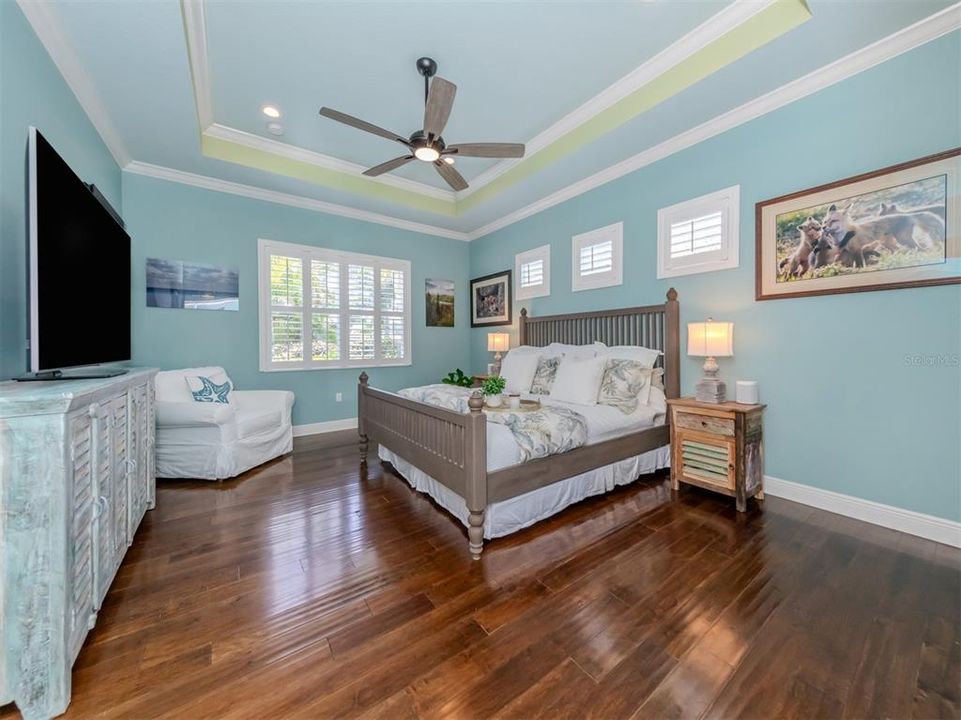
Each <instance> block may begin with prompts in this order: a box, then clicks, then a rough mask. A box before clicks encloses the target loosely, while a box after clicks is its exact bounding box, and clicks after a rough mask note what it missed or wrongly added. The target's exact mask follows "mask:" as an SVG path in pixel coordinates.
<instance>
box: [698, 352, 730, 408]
mask: <svg viewBox="0 0 961 720" xmlns="http://www.w3.org/2000/svg"><path fill="white" fill-rule="evenodd" d="M717 370H718V367H717V360H715V359H714V358H713V357H709V358H707V359H706V360H705V361H704V377H702V378H701V379H700V380H698V383H697V385H696V386H695V388H694V399H695V400H697V401H698V402H706V403H722V402H724V400H725V396H726V390H727V388H726V387H725V386H724V381H723V380H718V379H717Z"/></svg>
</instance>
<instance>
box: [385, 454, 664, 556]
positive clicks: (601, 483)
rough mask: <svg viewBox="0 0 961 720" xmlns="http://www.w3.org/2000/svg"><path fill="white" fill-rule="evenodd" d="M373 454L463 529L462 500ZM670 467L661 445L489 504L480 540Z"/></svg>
mask: <svg viewBox="0 0 961 720" xmlns="http://www.w3.org/2000/svg"><path fill="white" fill-rule="evenodd" d="M378 456H379V457H380V459H381V460H384V461H386V462H389V463H390V464H391V465H393V466H394V469H395V470H397V472H398V473H399V474H400V476H401V477H403V478H404V479H405V480H406V481H407V482H408V484H410V486H411V487H412V488H413V489H414V490H417V491H418V492H422V493H425V494H427V495H430V496H431V497H432V498H433V499H434V501H435V502H437V504H438V505H440V506H441V507H442V508H444V509H445V510H447V512H449V513H450V514H451V515H453V516H454V517H455V518H457V519H458V520H459V521H460V522H461V524H462V525H464V527H467V526H468V524H467V514H468V513H467V503H466V502H465V501H464V498H462V497H461V496H460V495H458V494H457V493H455V492H454V491H453V490H451V489H450V488H448V487H447V486H446V485H443V484H441V483H439V482H437V480H435V479H434V478H432V477H431V476H430V475H428V474H427V473H425V472H424V471H423V470H420V469H419V468H416V467H414V466H413V465H411V464H410V463H409V462H407V461H406V460H404V459H403V458H402V457H400V456H399V455H397V454H395V453H393V452H391V451H390V450H388V449H387V448H385V447H383V446H381V447H380V448H379V449H378ZM670 466H671V448H670V446H669V445H664V446H662V447H659V448H655V449H654V450H649V451H648V452H645V453H642V454H640V455H635V456H633V457H629V458H627V459H625V460H620V461H618V462H615V463H611V464H610V465H604V466H602V467H599V468H595V469H593V470H589V471H588V472H586V473H582V474H580V475H575V476H573V477H569V478H567V479H565V480H560V481H558V482H555V483H552V484H550V485H547V486H545V487H541V488H537V489H536V490H531V491H530V492H527V493H524V494H523V495H518V496H517V497H512V498H509V499H507V500H501V501H500V502H495V503H491V504H490V505H488V506H487V512H486V513H485V516H484V538H485V539H487V540H490V539H492V538H497V537H503V536H504V535H510V534H511V533H515V532H517V531H518V530H523V529H524V528H526V527H529V526H531V525H533V524H534V523H536V522H539V521H540V520H544V519H546V518H549V517H551V516H552V515H556V514H557V513H559V512H560V511H561V510H563V509H564V508H566V507H568V506H569V505H573V504H574V503H576V502H580V501H581V500H584V499H585V498H589V497H591V496H593V495H602V494H604V493H606V492H609V491H611V490H613V489H614V488H615V487H617V486H618V485H627V484H629V483H632V482H634V481H635V480H636V479H637V478H638V477H639V476H640V475H647V474H649V473H652V472H654V471H655V470H661V469H664V468H668V467H670Z"/></svg>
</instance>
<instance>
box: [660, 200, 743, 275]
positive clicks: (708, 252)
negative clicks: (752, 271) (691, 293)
mask: <svg viewBox="0 0 961 720" xmlns="http://www.w3.org/2000/svg"><path fill="white" fill-rule="evenodd" d="M739 208H740V187H739V186H737V185H735V186H734V187H729V188H726V189H724V190H720V191H718V192H715V193H711V194H710V195H704V196H702V197H699V198H694V199H693V200H688V201H686V202H683V203H678V204H677V205H672V206H670V207H667V208H662V209H661V210H659V211H658V213H657V238H658V242H657V276H658V277H659V278H664V277H673V276H675V275H689V274H692V273H699V272H709V271H711V270H724V269H726V268H734V267H737V264H738V226H739V222H738V215H739Z"/></svg>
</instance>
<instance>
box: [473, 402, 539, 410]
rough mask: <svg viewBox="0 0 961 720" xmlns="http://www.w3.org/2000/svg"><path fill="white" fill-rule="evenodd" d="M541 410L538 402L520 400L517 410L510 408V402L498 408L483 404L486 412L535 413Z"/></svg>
mask: <svg viewBox="0 0 961 720" xmlns="http://www.w3.org/2000/svg"><path fill="white" fill-rule="evenodd" d="M540 409H541V401H540V400H521V406H520V407H519V408H512V407H511V406H510V401H507V402H506V404H504V405H501V406H500V407H491V406H490V405H488V404H487V403H486V402H485V403H484V410H485V411H486V412H535V411H537V410H540Z"/></svg>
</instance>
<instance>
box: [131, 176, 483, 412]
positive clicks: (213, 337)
mask: <svg viewBox="0 0 961 720" xmlns="http://www.w3.org/2000/svg"><path fill="white" fill-rule="evenodd" d="M123 180H124V193H123V214H124V219H125V220H126V222H127V229H128V230H129V232H130V235H131V237H132V238H133V252H132V262H133V354H134V362H135V363H137V364H138V365H151V366H156V367H161V368H178V367H187V366H193V365H222V366H223V367H224V368H226V370H227V373H228V374H229V375H230V376H231V378H232V379H233V381H234V383H235V385H236V386H237V387H238V388H239V389H245V390H255V389H271V388H283V389H287V390H293V391H294V392H295V393H296V394H297V404H296V405H295V406H294V423H295V424H306V423H315V422H321V421H327V420H337V419H341V418H351V417H356V416H357V397H356V395H357V376H358V374H359V372H360V370H359V369H353V368H352V369H349V370H307V371H284V372H260V370H259V369H258V358H259V350H258V334H259V328H258V309H257V240H258V239H259V238H266V239H270V240H278V241H282V242H289V243H299V244H303V245H316V246H318V247H326V248H334V249H338V250H349V251H351V252H359V253H369V254H372V255H381V256H387V257H394V258H402V259H405V260H410V261H411V272H412V275H413V285H412V287H411V304H412V305H413V308H412V311H413V312H412V317H413V323H412V324H413V327H412V331H413V334H412V349H413V365H412V366H410V367H394V368H374V369H372V370H370V369H369V370H368V372H369V374H370V376H371V383H372V384H375V385H377V386H378V387H382V388H386V389H399V388H401V387H407V386H410V385H418V384H425V383H429V382H437V381H438V380H439V379H440V378H441V377H442V376H443V375H445V374H446V373H447V372H449V371H450V370H451V369H453V368H454V367H457V366H460V367H463V368H465V369H466V368H467V366H468V364H469V353H468V342H469V339H470V333H469V328H470V322H469V316H468V312H467V277H468V272H467V268H468V264H467V263H468V245H467V243H464V242H459V241H457V240H448V239H445V238H439V237H434V236H430V235H421V234H419V233H414V232H409V231H406V230H398V229H396V228H392V227H387V226H384V225H377V224H374V223H368V222H361V221H358V220H351V219H348V218H342V217H337V216H334V215H325V214H322V213H318V212H313V211H310V210H302V209H299V208H294V207H288V206H286V205H278V204H275V203H268V202H263V201H260V200H252V199H249V198H245V197H239V196H236V195H229V194H226V193H220V192H214V191H211V190H203V189H200V188H195V187H190V186H187V185H180V184H176V183H171V182H167V181H164V180H156V179H153V178H147V177H143V176H140V175H133V174H130V173H124V175H123ZM148 257H160V258H168V259H173V260H191V261H194V262H199V263H209V264H215V265H229V266H236V267H238V268H239V269H240V311H239V312H213V311H202V310H170V309H165V308H148V307H146V300H145V271H144V261H145V260H146V258H148ZM427 278H443V279H447V280H453V281H454V282H455V287H456V290H457V298H456V302H455V307H454V316H455V322H456V326H455V327H453V328H436V327H431V328H429V327H426V325H425V322H426V320H425V313H426V308H425V301H424V280H425V279H427ZM337 392H342V393H343V396H344V399H343V402H342V403H335V402H334V397H335V394H336V393H337Z"/></svg>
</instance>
